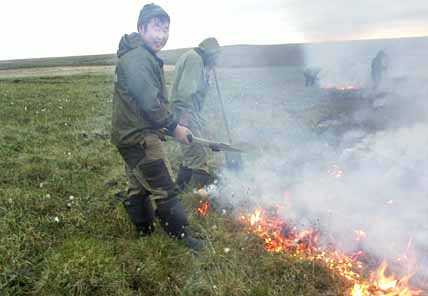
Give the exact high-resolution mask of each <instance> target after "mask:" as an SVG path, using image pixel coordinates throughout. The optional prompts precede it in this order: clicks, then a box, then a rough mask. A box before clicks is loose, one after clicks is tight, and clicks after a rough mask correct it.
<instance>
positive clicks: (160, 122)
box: [111, 33, 177, 147]
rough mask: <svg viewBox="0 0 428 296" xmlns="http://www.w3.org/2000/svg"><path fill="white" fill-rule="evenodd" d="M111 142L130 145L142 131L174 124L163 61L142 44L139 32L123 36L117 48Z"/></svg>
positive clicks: (153, 130) (170, 128)
mask: <svg viewBox="0 0 428 296" xmlns="http://www.w3.org/2000/svg"><path fill="white" fill-rule="evenodd" d="M117 56H118V62H117V65H116V80H115V83H114V95H113V114H112V130H111V142H112V143H113V144H114V145H116V146H118V147H123V146H130V145H135V144H137V143H139V142H141V141H142V140H143V138H144V133H145V132H151V131H152V132H157V131H158V130H160V129H162V128H167V129H168V130H169V131H173V130H174V129H175V127H176V126H177V122H176V120H174V119H173V116H172V113H171V112H170V111H169V104H168V100H167V96H168V94H167V90H166V86H165V77H164V71H163V62H162V60H161V59H159V58H158V57H157V56H156V55H155V54H154V53H152V52H151V51H150V50H149V49H148V48H147V47H146V46H145V44H144V42H143V40H142V38H141V36H140V34H138V33H132V34H130V35H124V36H123V37H122V39H121V40H120V44H119V49H118V51H117Z"/></svg>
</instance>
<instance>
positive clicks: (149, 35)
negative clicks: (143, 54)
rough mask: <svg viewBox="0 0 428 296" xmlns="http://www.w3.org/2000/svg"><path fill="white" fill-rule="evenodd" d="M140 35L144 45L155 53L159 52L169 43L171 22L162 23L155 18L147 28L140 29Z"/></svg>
mask: <svg viewBox="0 0 428 296" xmlns="http://www.w3.org/2000/svg"><path fill="white" fill-rule="evenodd" d="M140 34H141V37H142V38H143V41H144V43H145V44H146V45H147V46H148V47H149V48H150V49H151V50H152V51H153V52H155V53H156V52H159V51H160V50H161V49H162V48H163V47H164V46H165V44H166V42H167V41H168V37H169V22H168V21H165V22H162V21H161V20H160V19H159V18H157V17H154V18H152V19H151V20H150V22H149V23H148V24H147V25H146V26H144V25H143V26H141V27H140Z"/></svg>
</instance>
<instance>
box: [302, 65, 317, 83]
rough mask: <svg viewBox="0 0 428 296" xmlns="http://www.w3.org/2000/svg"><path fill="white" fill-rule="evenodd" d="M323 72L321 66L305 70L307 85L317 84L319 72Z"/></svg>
mask: <svg viewBox="0 0 428 296" xmlns="http://www.w3.org/2000/svg"><path fill="white" fill-rule="evenodd" d="M320 72H321V68H312V67H307V68H305V69H304V70H303V76H304V77H305V86H306V87H312V86H315V85H316V84H317V83H318V81H319V77H318V75H319V73H320Z"/></svg>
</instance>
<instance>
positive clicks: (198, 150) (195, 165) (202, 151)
mask: <svg viewBox="0 0 428 296" xmlns="http://www.w3.org/2000/svg"><path fill="white" fill-rule="evenodd" d="M187 127H188V128H189V129H190V130H191V131H192V134H193V135H195V136H196V137H203V127H202V125H201V124H198V123H193V124H188V125H187ZM180 148H181V152H182V154H183V162H182V166H184V167H187V168H189V169H192V170H201V171H204V172H207V173H208V149H207V148H206V147H204V146H202V145H200V144H190V145H184V144H180Z"/></svg>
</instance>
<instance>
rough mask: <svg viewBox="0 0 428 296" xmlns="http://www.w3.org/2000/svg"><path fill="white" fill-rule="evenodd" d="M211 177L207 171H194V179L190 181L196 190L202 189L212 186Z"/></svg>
mask: <svg viewBox="0 0 428 296" xmlns="http://www.w3.org/2000/svg"><path fill="white" fill-rule="evenodd" d="M210 182H211V176H210V174H208V173H207V172H206V171H203V170H192V178H191V179H190V184H191V185H192V186H193V187H194V188H195V189H201V188H202V187H204V186H206V185H208V184H210Z"/></svg>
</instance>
